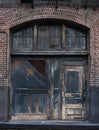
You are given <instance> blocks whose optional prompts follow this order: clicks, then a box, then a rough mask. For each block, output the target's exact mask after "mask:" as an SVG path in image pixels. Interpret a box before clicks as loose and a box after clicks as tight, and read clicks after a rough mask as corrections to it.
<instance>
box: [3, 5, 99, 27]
mask: <svg viewBox="0 0 99 130" xmlns="http://www.w3.org/2000/svg"><path fill="white" fill-rule="evenodd" d="M4 19H5V22H6V24H7V26H8V27H9V28H12V27H15V26H17V25H20V24H22V23H26V22H29V21H33V20H41V19H57V20H65V21H71V22H74V23H77V24H80V25H83V26H85V27H87V28H91V26H92V25H93V23H94V21H95V20H96V19H97V15H96V13H95V12H94V11H92V10H85V9H76V8H71V7H70V8H69V7H67V8H65V7H62V8H61V7H59V8H58V9H57V10H56V9H55V8H48V7H44V8H34V9H31V8H26V7H19V8H14V9H8V10H7V12H6V11H5V15H4Z"/></svg>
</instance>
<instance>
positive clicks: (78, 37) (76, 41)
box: [66, 28, 87, 50]
mask: <svg viewBox="0 0 99 130" xmlns="http://www.w3.org/2000/svg"><path fill="white" fill-rule="evenodd" d="M86 37H87V35H86V33H85V32H82V31H79V30H77V29H71V28H67V29H66V49H72V50H85V49H86V46H87V41H86Z"/></svg>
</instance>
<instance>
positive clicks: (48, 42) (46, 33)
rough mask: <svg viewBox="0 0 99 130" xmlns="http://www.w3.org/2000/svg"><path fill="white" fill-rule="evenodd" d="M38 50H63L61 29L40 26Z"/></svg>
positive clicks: (58, 27)
mask: <svg viewBox="0 0 99 130" xmlns="http://www.w3.org/2000/svg"><path fill="white" fill-rule="evenodd" d="M38 49H39V50H60V49H61V27H60V26H46V25H45V26H39V27H38Z"/></svg>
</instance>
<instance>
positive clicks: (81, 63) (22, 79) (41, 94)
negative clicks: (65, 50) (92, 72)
mask: <svg viewBox="0 0 99 130" xmlns="http://www.w3.org/2000/svg"><path fill="white" fill-rule="evenodd" d="M85 66H86V60H85V59H83V58H81V59H77V58H75V59H73V58H70V59H69V60H68V58H60V57H57V58H52V57H39V58H37V57H35V58H31V57H30V58H28V57H27V58H24V57H22V58H19V57H16V58H15V57H14V58H13V59H12V88H13V96H12V97H13V98H12V113H13V114H12V116H13V117H14V118H15V119H24V118H25V119H27V120H33V119H65V120H75V119H84V118H85V113H86V112H85V99H86V97H85V90H86V88H85V68H86V67H85Z"/></svg>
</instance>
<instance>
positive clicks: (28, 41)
mask: <svg viewBox="0 0 99 130" xmlns="http://www.w3.org/2000/svg"><path fill="white" fill-rule="evenodd" d="M12 49H13V50H14V51H20V52H24V51H31V50H32V49H33V29H32V28H26V29H23V30H20V31H17V32H15V33H13V48H12Z"/></svg>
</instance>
